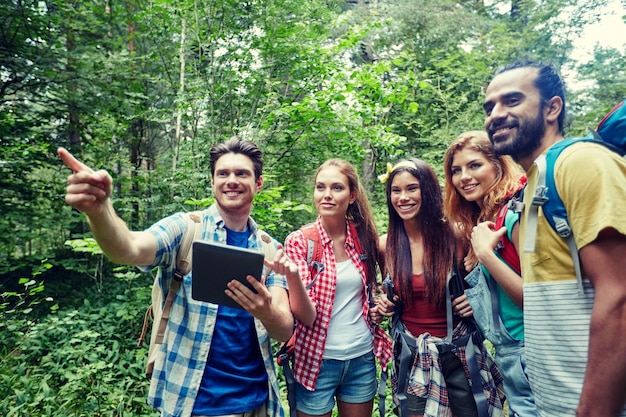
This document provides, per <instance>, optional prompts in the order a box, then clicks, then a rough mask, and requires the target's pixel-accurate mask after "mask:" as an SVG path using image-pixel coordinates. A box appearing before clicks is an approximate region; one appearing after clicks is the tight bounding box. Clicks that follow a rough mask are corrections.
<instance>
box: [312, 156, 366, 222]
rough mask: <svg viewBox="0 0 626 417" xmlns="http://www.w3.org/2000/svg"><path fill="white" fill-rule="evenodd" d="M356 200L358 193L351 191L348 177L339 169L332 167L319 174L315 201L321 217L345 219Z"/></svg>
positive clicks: (322, 170)
mask: <svg viewBox="0 0 626 417" xmlns="http://www.w3.org/2000/svg"><path fill="white" fill-rule="evenodd" d="M355 199H356V193H355V192H353V191H351V190H350V183H349V181H348V177H347V176H346V175H345V174H344V173H342V172H341V170H340V169H339V167H337V166H334V165H330V166H327V167H324V168H322V169H321V170H320V171H319V172H318V173H317V177H316V178H315V192H314V193H313V200H314V201H315V207H316V208H317V212H318V213H319V215H320V216H322V217H337V218H345V216H346V213H347V211H348V206H349V205H350V204H351V203H353V202H354V200H355Z"/></svg>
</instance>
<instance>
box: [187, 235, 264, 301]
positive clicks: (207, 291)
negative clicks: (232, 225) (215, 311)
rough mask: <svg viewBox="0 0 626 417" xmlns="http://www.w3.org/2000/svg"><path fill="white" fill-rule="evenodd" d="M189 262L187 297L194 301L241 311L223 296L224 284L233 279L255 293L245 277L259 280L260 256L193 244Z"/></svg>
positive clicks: (209, 244)
mask: <svg viewBox="0 0 626 417" xmlns="http://www.w3.org/2000/svg"><path fill="white" fill-rule="evenodd" d="M191 259H192V260H191V268H192V275H191V296H192V298H193V299H194V300H198V301H206V302H209V303H213V304H220V305H225V306H228V307H235V308H242V307H241V306H240V305H239V304H237V302H235V301H234V300H233V299H232V298H230V297H229V296H228V295H226V293H225V292H224V291H225V290H226V288H227V287H226V284H228V283H229V282H230V281H232V280H233V279H236V280H237V281H239V282H241V283H243V284H244V285H245V286H246V287H248V288H250V290H252V291H253V292H255V293H256V291H254V289H253V288H252V285H250V283H248V281H247V280H246V276H248V275H252V276H253V277H255V278H256V279H258V280H260V279H261V274H262V272H263V253H262V252H257V251H256V250H254V249H245V248H239V247H237V246H228V245H224V244H220V243H215V242H207V241H195V242H193V255H192V258H191Z"/></svg>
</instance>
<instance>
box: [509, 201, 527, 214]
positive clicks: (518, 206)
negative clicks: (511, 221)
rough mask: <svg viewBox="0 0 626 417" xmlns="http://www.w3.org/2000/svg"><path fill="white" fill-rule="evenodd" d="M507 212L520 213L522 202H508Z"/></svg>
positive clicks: (522, 206)
mask: <svg viewBox="0 0 626 417" xmlns="http://www.w3.org/2000/svg"><path fill="white" fill-rule="evenodd" d="M508 205H509V210H512V211H513V212H515V213H521V212H523V211H524V202H523V201H520V200H516V199H511V200H509V203H508Z"/></svg>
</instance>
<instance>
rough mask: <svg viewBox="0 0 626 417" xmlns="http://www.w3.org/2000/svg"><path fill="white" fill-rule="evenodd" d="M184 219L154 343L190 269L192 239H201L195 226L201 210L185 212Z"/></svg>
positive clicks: (199, 230) (161, 333) (159, 340)
mask: <svg viewBox="0 0 626 417" xmlns="http://www.w3.org/2000/svg"><path fill="white" fill-rule="evenodd" d="M185 220H186V221H187V230H186V231H185V233H183V237H182V239H181V241H180V247H179V248H178V253H177V254H176V269H175V270H174V279H172V282H171V284H170V289H169V291H168V292H167V298H166V299H165V303H164V304H163V314H162V315H161V320H160V321H159V330H158V332H157V338H156V343H157V344H161V343H163V337H164V336H165V328H166V327H167V322H168V320H169V318H170V311H171V310H172V305H173V304H174V298H176V292H178V287H180V284H181V282H182V281H183V278H184V277H185V275H187V274H188V273H189V271H190V270H191V257H192V253H193V251H192V250H191V246H192V243H193V241H194V240H200V239H202V227H197V225H198V223H201V222H202V215H201V212H198V211H194V212H191V213H187V214H185Z"/></svg>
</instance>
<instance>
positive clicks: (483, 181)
mask: <svg viewBox="0 0 626 417" xmlns="http://www.w3.org/2000/svg"><path fill="white" fill-rule="evenodd" d="M450 177H451V178H452V184H453V185H454V188H455V189H456V191H457V192H458V193H459V194H460V195H461V196H462V197H463V198H464V199H466V200H467V201H473V202H476V203H478V205H482V200H483V198H484V197H485V195H486V194H487V192H488V191H489V189H490V188H491V187H492V186H493V184H495V182H496V180H497V177H498V173H497V170H496V167H495V166H494V165H493V163H492V162H491V161H490V160H488V159H487V158H486V157H485V155H484V154H482V153H481V152H477V151H475V150H473V149H469V148H464V149H461V150H458V151H456V152H455V153H454V156H453V158H452V165H451V167H450Z"/></svg>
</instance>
